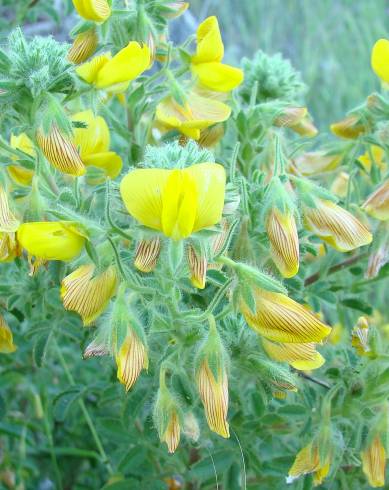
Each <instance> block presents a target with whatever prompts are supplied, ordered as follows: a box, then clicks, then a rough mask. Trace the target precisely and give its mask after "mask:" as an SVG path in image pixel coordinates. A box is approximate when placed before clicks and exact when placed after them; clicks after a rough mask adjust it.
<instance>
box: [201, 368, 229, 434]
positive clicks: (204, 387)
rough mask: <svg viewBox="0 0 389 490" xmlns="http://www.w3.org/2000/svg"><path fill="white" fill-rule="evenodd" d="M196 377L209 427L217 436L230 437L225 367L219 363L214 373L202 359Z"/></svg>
mask: <svg viewBox="0 0 389 490" xmlns="http://www.w3.org/2000/svg"><path fill="white" fill-rule="evenodd" d="M215 374H216V376H215ZM196 379H197V385H198V389H199V393H200V397H201V400H202V402H203V405H204V410H205V416H206V418H207V422H208V425H209V428H210V429H211V430H212V431H213V432H216V434H219V436H222V437H226V438H227V437H230V432H229V427H228V422H227V412H228V378H227V373H226V371H225V369H223V367H222V366H221V365H219V368H218V369H217V372H216V373H214V372H213V370H212V369H211V368H210V366H209V364H208V361H207V360H206V359H204V360H203V361H202V362H201V364H200V367H199V368H198V370H197V373H196Z"/></svg>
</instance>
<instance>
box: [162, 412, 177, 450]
mask: <svg viewBox="0 0 389 490" xmlns="http://www.w3.org/2000/svg"><path fill="white" fill-rule="evenodd" d="M180 432H181V428H180V423H179V418H178V414H177V412H175V411H174V410H172V412H171V413H170V416H169V420H168V423H167V426H166V430H165V432H164V433H163V434H160V439H161V441H163V442H166V445H167V448H168V452H169V453H171V454H172V453H174V452H175V450H176V449H177V447H178V444H179V442H180Z"/></svg>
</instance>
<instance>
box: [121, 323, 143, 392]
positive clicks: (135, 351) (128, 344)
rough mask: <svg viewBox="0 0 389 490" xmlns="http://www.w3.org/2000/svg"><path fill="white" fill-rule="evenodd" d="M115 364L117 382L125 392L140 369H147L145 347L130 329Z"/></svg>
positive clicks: (137, 375) (134, 380) (132, 383)
mask: <svg viewBox="0 0 389 490" xmlns="http://www.w3.org/2000/svg"><path fill="white" fill-rule="evenodd" d="M116 364H117V368H118V369H117V377H118V380H119V381H120V382H121V383H123V384H124V386H125V387H126V391H128V390H130V389H131V388H132V387H133V386H134V384H135V382H136V380H137V379H138V377H139V374H140V372H141V371H142V369H146V370H147V369H148V365H149V361H148V357H147V351H146V347H145V346H144V344H143V342H142V341H141V340H140V339H139V337H138V336H137V335H136V333H135V332H134V331H132V330H131V328H130V329H129V333H128V335H127V337H126V338H125V340H124V342H123V344H122V345H121V347H120V349H119V352H118V354H117V356H116Z"/></svg>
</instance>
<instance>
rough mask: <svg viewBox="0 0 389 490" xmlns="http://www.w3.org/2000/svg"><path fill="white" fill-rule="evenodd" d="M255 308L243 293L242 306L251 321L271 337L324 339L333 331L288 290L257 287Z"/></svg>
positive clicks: (295, 340) (279, 339)
mask: <svg viewBox="0 0 389 490" xmlns="http://www.w3.org/2000/svg"><path fill="white" fill-rule="evenodd" d="M252 294H253V298H254V310H253V311H252V310H251V308H250V306H249V305H248V304H247V303H246V301H245V298H244V297H243V296H240V298H239V306H240V310H241V312H242V314H243V316H244V318H245V320H246V322H247V323H248V325H249V326H250V327H251V328H252V329H253V330H255V331H256V332H257V333H259V334H260V335H262V336H263V337H265V338H266V339H268V340H272V341H274V342H285V343H297V344H301V343H310V342H320V341H321V340H323V339H324V338H325V337H327V336H328V335H329V334H330V333H331V328H330V327H328V326H327V325H325V324H324V323H323V322H322V321H321V320H319V319H318V318H317V316H316V315H314V314H313V313H311V312H310V311H309V310H308V309H307V308H305V307H304V306H302V305H300V304H299V303H297V302H296V301H294V300H293V299H291V298H289V297H288V296H286V295H285V294H281V293H277V292H274V291H268V290H265V289H263V288H259V287H254V288H253V292H252Z"/></svg>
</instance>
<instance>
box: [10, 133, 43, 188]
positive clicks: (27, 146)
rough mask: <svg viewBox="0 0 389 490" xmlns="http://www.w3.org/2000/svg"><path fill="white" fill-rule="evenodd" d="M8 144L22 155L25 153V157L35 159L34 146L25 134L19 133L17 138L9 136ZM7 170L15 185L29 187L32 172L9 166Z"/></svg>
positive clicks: (20, 167) (16, 166)
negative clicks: (28, 156) (21, 152)
mask: <svg viewBox="0 0 389 490" xmlns="http://www.w3.org/2000/svg"><path fill="white" fill-rule="evenodd" d="M10 144H11V147H12V148H15V149H17V150H21V151H23V152H24V153H27V155H30V156H31V157H33V158H35V156H36V152H35V148H34V145H33V143H32V141H31V140H30V138H29V137H28V136H27V135H26V133H21V134H19V135H18V136H16V135H14V134H11V140H10ZM13 159H14V160H17V157H13ZM7 170H8V173H9V176H10V177H11V179H12V180H14V181H15V182H16V183H17V184H20V185H24V186H28V185H31V181H32V178H33V176H34V172H33V170H29V169H28V168H24V167H22V166H21V165H9V166H8V167H7Z"/></svg>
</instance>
